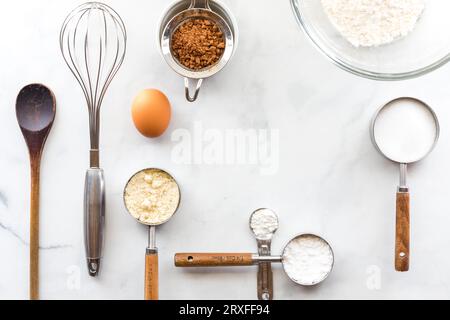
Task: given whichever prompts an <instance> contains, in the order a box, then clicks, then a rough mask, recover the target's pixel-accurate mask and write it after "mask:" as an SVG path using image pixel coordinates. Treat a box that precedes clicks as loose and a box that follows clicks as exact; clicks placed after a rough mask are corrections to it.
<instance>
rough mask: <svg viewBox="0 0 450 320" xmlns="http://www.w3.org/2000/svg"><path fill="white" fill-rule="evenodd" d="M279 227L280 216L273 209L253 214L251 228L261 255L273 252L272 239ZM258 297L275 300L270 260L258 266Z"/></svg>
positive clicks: (257, 211) (260, 210)
mask: <svg viewBox="0 0 450 320" xmlns="http://www.w3.org/2000/svg"><path fill="white" fill-rule="evenodd" d="M278 227H279V221H278V216H277V215H276V213H275V212H273V211H272V210H270V209H259V210H256V211H255V212H254V213H253V214H252V216H251V218H250V229H251V230H252V232H253V234H254V235H255V237H256V241H257V243H258V253H259V255H261V256H270V255H271V254H272V252H271V251H272V239H273V236H274V234H275V232H277V230H278ZM258 298H259V300H266V301H267V300H273V272H272V264H271V263H270V262H262V263H260V264H259V266H258Z"/></svg>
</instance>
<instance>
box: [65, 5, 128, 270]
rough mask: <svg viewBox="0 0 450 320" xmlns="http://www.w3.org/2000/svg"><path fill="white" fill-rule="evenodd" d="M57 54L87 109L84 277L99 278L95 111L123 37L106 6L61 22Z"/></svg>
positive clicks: (101, 201) (100, 184) (119, 59)
mask: <svg viewBox="0 0 450 320" xmlns="http://www.w3.org/2000/svg"><path fill="white" fill-rule="evenodd" d="M59 40H60V47H61V52H62V55H63V57H64V60H65V61H66V63H67V65H68V66H69V68H70V70H71V71H72V73H73V75H74V76H75V78H76V79H77V81H78V83H79V84H80V86H81V88H82V90H83V93H84V96H85V98H86V102H87V106H88V110H89V127H90V140H91V150H90V169H89V170H88V171H87V173H86V183H85V196H84V199H85V200H84V235H85V246H86V258H87V264H88V270H89V275H91V276H93V277H96V276H98V274H99V270H100V262H101V258H102V254H103V241H104V224H105V206H106V204H105V178H104V172H103V170H102V169H101V168H100V109H101V106H102V103H103V100H104V97H105V95H106V92H107V90H108V88H109V86H110V84H111V82H112V80H113V79H114V77H115V75H116V74H117V72H118V71H119V69H120V67H121V66H122V63H123V61H124V58H125V52H126V43H127V33H126V29H125V25H124V23H123V21H122V19H121V17H120V16H119V15H118V14H117V12H116V11H114V10H113V9H112V8H111V7H109V6H107V5H105V4H102V3H99V2H89V3H86V4H83V5H81V6H79V7H77V8H76V9H75V10H74V11H72V12H71V13H70V14H69V16H68V17H67V18H66V20H65V21H64V24H63V26H62V29H61V34H60V39H59Z"/></svg>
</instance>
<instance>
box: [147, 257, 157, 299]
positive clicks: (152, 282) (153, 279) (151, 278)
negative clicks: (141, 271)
mask: <svg viewBox="0 0 450 320" xmlns="http://www.w3.org/2000/svg"><path fill="white" fill-rule="evenodd" d="M158 260H159V259H158V250H156V249H155V250H149V249H148V250H147V254H146V257H145V300H153V301H155V300H158V299H159V287H158V286H159V279H158V278H159V272H158V267H159V266H158V264H159V262H158Z"/></svg>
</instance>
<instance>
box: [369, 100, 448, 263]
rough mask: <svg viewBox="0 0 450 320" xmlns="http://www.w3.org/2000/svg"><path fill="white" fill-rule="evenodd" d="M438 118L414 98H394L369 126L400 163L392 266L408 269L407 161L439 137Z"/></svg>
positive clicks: (376, 140) (418, 156) (379, 146)
mask: <svg viewBox="0 0 450 320" xmlns="http://www.w3.org/2000/svg"><path fill="white" fill-rule="evenodd" d="M439 131H440V129H439V121H438V119H437V116H436V114H435V113H434V111H433V110H432V109H431V108H430V107H429V106H428V105H427V104H425V103H424V102H422V101H420V100H418V99H414V98H399V99H395V100H393V101H391V102H389V103H387V104H386V105H385V106H383V107H382V108H381V109H380V110H379V111H378V112H377V113H376V114H375V117H374V120H373V122H372V126H371V135H372V141H373V143H374V145H375V147H376V148H377V150H378V151H379V152H380V153H381V154H382V155H383V156H384V157H386V158H387V159H389V160H391V161H393V162H395V163H398V164H400V185H399V187H398V192H397V208H396V209H397V217H396V242H395V243H396V246H395V269H396V270H397V271H400V272H406V271H408V270H409V261H410V193H409V187H408V186H407V184H406V177H407V168H408V165H409V164H412V163H415V162H418V161H420V160H422V159H424V158H425V157H426V156H427V155H429V154H430V153H431V151H432V150H433V149H434V147H435V146H436V143H437V141H438V139H439Z"/></svg>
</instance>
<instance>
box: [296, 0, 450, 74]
mask: <svg viewBox="0 0 450 320" xmlns="http://www.w3.org/2000/svg"><path fill="white" fill-rule="evenodd" d="M290 2H291V5H292V9H293V11H294V15H295V17H296V18H297V21H298V24H299V25H300V27H301V29H302V30H303V31H304V32H305V33H306V34H307V36H308V37H309V39H310V40H312V42H313V43H314V45H315V46H316V47H317V48H318V49H319V50H320V51H321V52H322V53H323V54H325V56H326V57H328V58H329V59H330V60H331V61H332V62H333V63H334V64H336V65H338V66H339V67H341V68H342V69H344V70H347V71H349V72H351V73H354V74H356V75H359V76H362V77H366V78H370V79H375V80H404V79H409V78H414V77H418V76H421V75H424V74H426V73H428V72H430V71H433V70H435V69H437V68H439V67H441V66H442V65H444V64H445V63H447V62H448V61H449V60H450V1H449V0H426V1H425V2H426V8H425V11H424V12H423V14H422V16H421V18H420V20H419V21H418V22H417V25H416V27H415V29H414V30H413V31H412V32H411V33H410V34H409V35H407V36H406V37H404V38H402V39H399V40H397V41H395V42H393V43H391V44H387V45H383V46H379V47H371V48H367V47H359V48H357V47H354V46H353V45H352V44H350V42H348V41H347V40H346V39H345V38H344V37H343V36H341V34H340V33H339V32H338V31H337V30H336V29H335V28H334V26H333V25H332V24H331V22H330V20H329V19H328V16H327V14H326V13H325V11H324V9H323V7H322V4H321V1H320V0H290Z"/></svg>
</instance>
